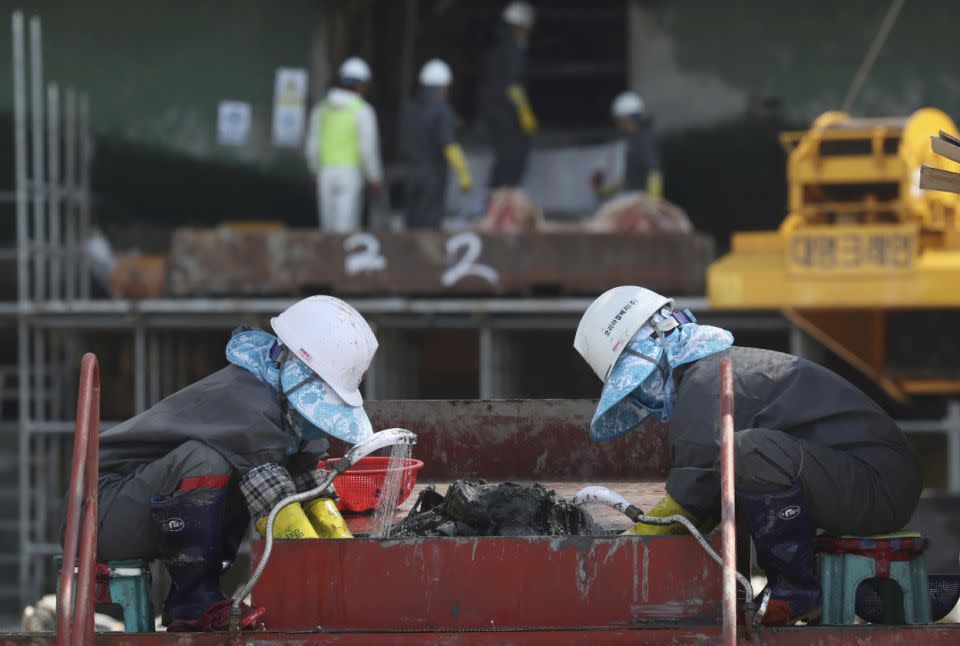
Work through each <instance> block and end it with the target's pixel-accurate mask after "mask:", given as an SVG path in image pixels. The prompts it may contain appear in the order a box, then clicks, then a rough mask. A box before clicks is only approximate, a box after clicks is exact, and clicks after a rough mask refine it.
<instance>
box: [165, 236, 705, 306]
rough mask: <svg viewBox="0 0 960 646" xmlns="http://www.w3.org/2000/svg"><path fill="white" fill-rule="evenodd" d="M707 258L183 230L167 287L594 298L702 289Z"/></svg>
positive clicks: (646, 244)
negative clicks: (633, 289) (644, 290)
mask: <svg viewBox="0 0 960 646" xmlns="http://www.w3.org/2000/svg"><path fill="white" fill-rule="evenodd" d="M712 258H713V241H712V239H711V238H710V237H709V236H706V235H703V234H657V235H628V234H612V233H610V234H607V233H583V232H539V233H515V234H478V233H474V232H460V233H444V232H439V231H436V232H435V231H412V232H402V233H395V232H376V233H359V234H354V235H351V236H343V235H336V234H326V233H321V232H319V231H316V230H313V229H303V230H298V229H278V230H272V231H271V230H262V229H261V230H243V229H235V228H230V227H220V228H216V229H180V230H178V231H177V232H175V233H174V236H173V242H172V246H171V250H170V259H169V285H168V286H169V291H170V293H171V294H172V295H174V296H233V295H245V294H257V295H294V294H301V293H306V292H318V291H319V292H333V293H337V294H344V295H415V294H425V295H456V294H461V295H463V294H470V295H473V294H475V295H511V294H535V295H536V294H545V295H557V294H571V295H572V294H584V295H593V294H597V293H599V292H602V291H604V290H606V289H608V288H609V287H611V286H613V285H617V284H620V283H623V282H625V281H627V282H633V283H636V284H643V285H645V286H647V287H649V288H651V289H655V290H659V291H664V292H669V293H671V294H678V295H682V294H700V293H703V289H704V276H705V272H706V268H707V265H708V264H709V263H710V261H711V260H712Z"/></svg>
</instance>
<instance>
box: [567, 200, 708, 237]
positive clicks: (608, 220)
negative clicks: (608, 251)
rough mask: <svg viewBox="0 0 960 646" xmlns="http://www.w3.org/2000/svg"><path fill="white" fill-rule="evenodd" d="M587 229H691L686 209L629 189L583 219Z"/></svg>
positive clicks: (612, 230)
mask: <svg viewBox="0 0 960 646" xmlns="http://www.w3.org/2000/svg"><path fill="white" fill-rule="evenodd" d="M583 228H584V229H585V230H587V231H595V232H604V233H691V232H693V224H692V223H691V222H690V218H688V217H687V214H686V212H685V211H684V210H683V209H681V208H680V207H678V206H676V205H674V204H671V203H670V202H668V201H666V200H664V199H660V198H655V197H653V196H651V195H649V194H647V193H641V192H635V193H625V194H623V195H621V196H619V197H615V198H613V199H611V200H609V201H608V202H606V203H604V205H603V206H602V207H600V209H599V210H598V211H597V212H596V213H595V214H594V215H593V216H592V217H591V218H589V219H587V220H586V221H585V222H584V223H583Z"/></svg>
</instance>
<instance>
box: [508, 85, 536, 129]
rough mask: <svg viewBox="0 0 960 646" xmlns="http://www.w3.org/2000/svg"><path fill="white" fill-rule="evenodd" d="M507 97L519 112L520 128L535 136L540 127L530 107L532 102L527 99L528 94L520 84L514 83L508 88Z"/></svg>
mask: <svg viewBox="0 0 960 646" xmlns="http://www.w3.org/2000/svg"><path fill="white" fill-rule="evenodd" d="M507 96H508V97H509V98H510V101H511V102H512V103H513V106H514V108H516V110H517V118H518V119H519V120H520V128H521V129H522V130H523V132H524V133H525V134H528V135H535V134H537V130H539V128H540V126H539V124H538V123H537V116H536V115H535V114H534V113H533V108H531V107H530V100H529V99H528V98H527V92H526V90H524V89H523V86H522V85H520V84H519V83H514V84H513V85H511V86H510V87H508V88H507Z"/></svg>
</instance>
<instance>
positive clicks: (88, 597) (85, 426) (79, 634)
mask: <svg viewBox="0 0 960 646" xmlns="http://www.w3.org/2000/svg"><path fill="white" fill-rule="evenodd" d="M99 447H100V367H99V365H98V364H97V357H96V356H95V355H93V354H90V353H87V354H85V355H83V360H82V361H81V363H80V389H79V392H78V395H77V419H76V431H75V433H74V438H73V466H72V468H71V470H70V493H69V496H68V498H67V522H66V528H65V534H64V539H63V564H62V565H61V568H60V594H59V596H58V598H57V646H67V645H68V644H69V645H71V646H74V645H79V646H92V645H93V612H94V607H95V604H96V593H95V590H94V584H95V581H94V577H95V571H96V565H97V564H96V552H97V491H98V486H97V476H98V472H99V459H100V455H99V453H100V451H99ZM78 555H79V562H78ZM75 563H77V575H76V577H74V564H75Z"/></svg>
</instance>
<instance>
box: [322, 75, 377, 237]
mask: <svg viewBox="0 0 960 646" xmlns="http://www.w3.org/2000/svg"><path fill="white" fill-rule="evenodd" d="M370 78H371V75H370V67H369V66H368V65H367V64H366V62H364V61H363V60H362V59H360V58H356V57H352V58H348V59H347V60H345V61H344V62H343V64H342V65H341V66H340V82H339V84H338V85H337V86H336V87H333V88H331V90H330V91H329V92H328V93H327V96H326V97H324V99H323V100H322V101H320V102H319V103H318V104H317V105H316V107H314V108H313V111H312V112H311V113H310V127H309V131H308V132H307V142H306V156H307V165H308V166H309V167H310V170H311V171H312V172H313V173H314V174H316V176H317V198H318V209H319V214H318V216H319V219H320V228H321V229H323V230H324V231H329V232H333V233H349V232H351V231H356V230H357V229H359V228H360V215H361V207H362V199H361V198H362V196H363V187H364V180H366V182H367V183H369V185H370V189H371V192H372V193H373V196H374V197H377V196H379V195H380V193H381V192H382V190H383V165H382V163H381V161H380V135H379V133H378V132H377V115H376V113H375V112H374V110H373V107H372V106H371V105H370V104H369V103H367V102H366V101H365V100H364V98H363V97H364V95H365V94H366V92H367V88H368V87H369V84H370Z"/></svg>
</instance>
